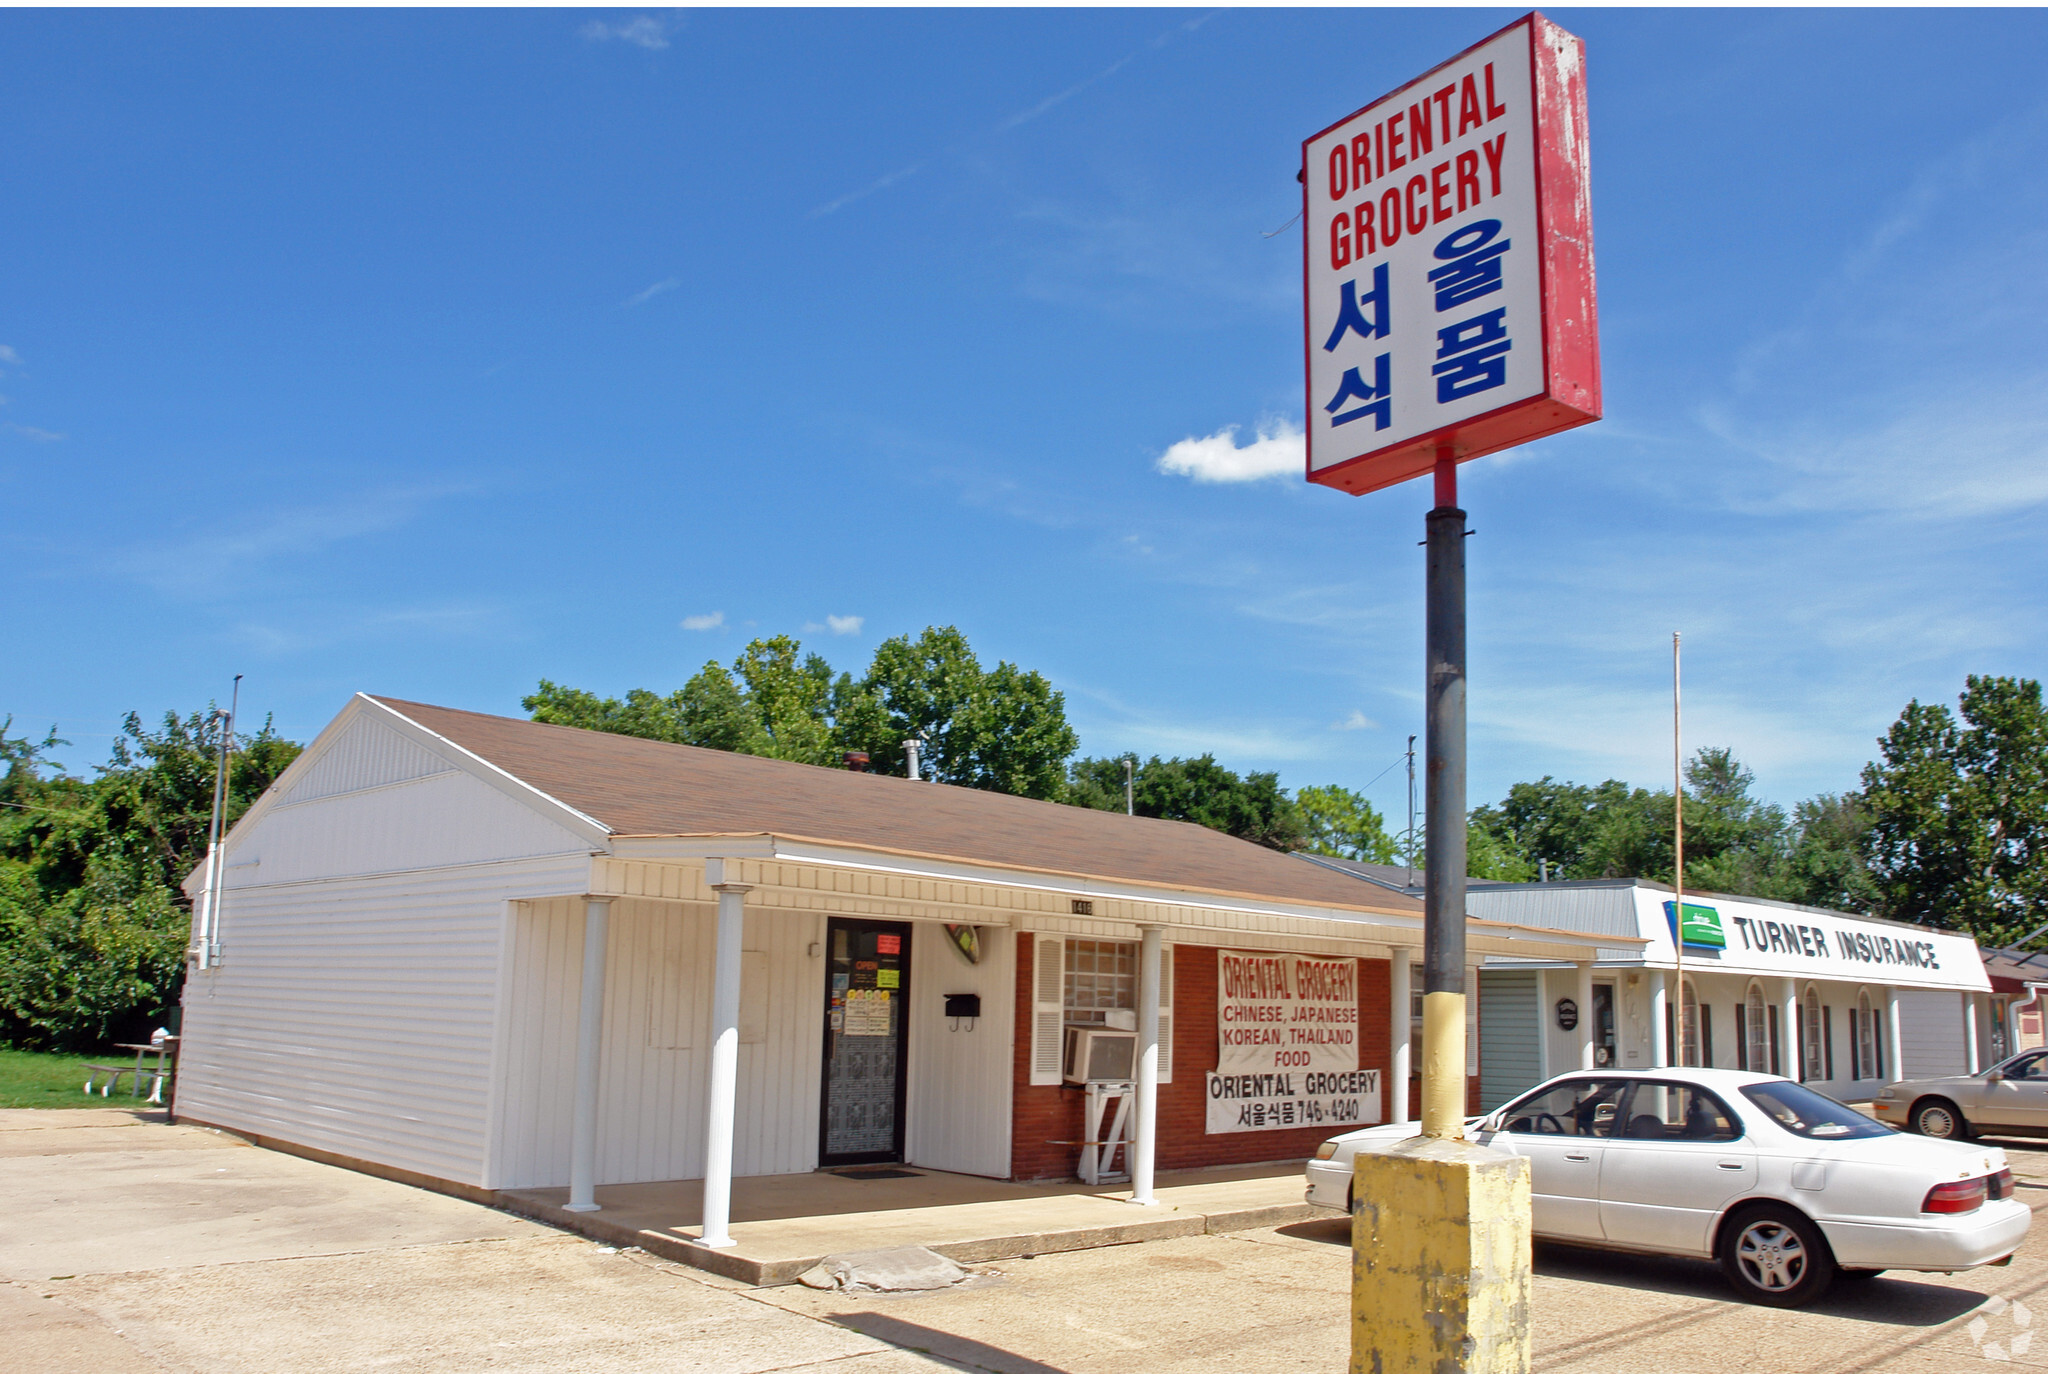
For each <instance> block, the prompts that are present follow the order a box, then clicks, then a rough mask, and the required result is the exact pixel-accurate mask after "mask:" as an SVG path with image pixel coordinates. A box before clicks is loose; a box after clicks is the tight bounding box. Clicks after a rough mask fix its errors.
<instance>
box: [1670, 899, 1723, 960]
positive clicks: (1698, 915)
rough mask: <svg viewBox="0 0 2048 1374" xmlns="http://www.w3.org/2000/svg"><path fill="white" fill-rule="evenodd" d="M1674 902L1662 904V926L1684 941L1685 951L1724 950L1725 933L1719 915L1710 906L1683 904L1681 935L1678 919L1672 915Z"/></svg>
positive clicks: (1675, 904)
mask: <svg viewBox="0 0 2048 1374" xmlns="http://www.w3.org/2000/svg"><path fill="white" fill-rule="evenodd" d="M1677 905H1678V904H1677V903H1676V902H1666V903H1664V924H1665V925H1666V926H1668V927H1670V929H1671V933H1672V934H1673V935H1678V936H1679V937H1680V938H1682V939H1683V940H1684V941H1685V947H1686V948H1687V949H1726V948H1728V935H1727V932H1725V931H1723V930H1722V929H1721V913H1720V912H1718V911H1716V910H1714V908H1712V907H1710V906H1697V905H1695V904H1693V903H1692V902H1687V903H1686V904H1685V922H1684V930H1683V932H1682V934H1681V932H1680V928H1679V920H1678V917H1677V916H1675V915H1673V914H1672V908H1673V907H1675V906H1677Z"/></svg>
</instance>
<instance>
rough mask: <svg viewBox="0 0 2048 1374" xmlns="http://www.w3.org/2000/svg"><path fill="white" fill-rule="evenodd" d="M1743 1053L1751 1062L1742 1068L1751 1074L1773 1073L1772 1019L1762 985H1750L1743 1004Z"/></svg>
mask: <svg viewBox="0 0 2048 1374" xmlns="http://www.w3.org/2000/svg"><path fill="white" fill-rule="evenodd" d="M1742 1018H1743V1052H1744V1054H1745V1056H1746V1057H1747V1058H1748V1060H1749V1062H1748V1063H1746V1064H1744V1065H1743V1066H1742V1067H1743V1068H1745V1069H1747V1070H1749V1071H1750V1072H1751V1073H1769V1072H1770V1071H1771V1028H1770V1018H1769V1016H1768V1015H1767V1014H1766V1013H1765V1010H1764V989H1763V984H1761V983H1751V984H1750V985H1749V995H1748V996H1747V997H1745V998H1744V999H1743V1002H1742Z"/></svg>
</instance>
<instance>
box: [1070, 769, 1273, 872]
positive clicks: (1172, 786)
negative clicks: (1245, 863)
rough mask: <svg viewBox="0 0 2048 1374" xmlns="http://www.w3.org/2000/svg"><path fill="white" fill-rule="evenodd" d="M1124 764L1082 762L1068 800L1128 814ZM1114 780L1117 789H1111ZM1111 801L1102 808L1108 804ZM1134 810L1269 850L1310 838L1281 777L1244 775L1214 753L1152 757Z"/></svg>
mask: <svg viewBox="0 0 2048 1374" xmlns="http://www.w3.org/2000/svg"><path fill="white" fill-rule="evenodd" d="M1123 767H1124V765H1123V760H1122V759H1121V758H1115V759H1082V760H1080V761H1079V762H1077V763H1076V764H1075V765H1074V767H1073V768H1072V769H1071V770H1070V772H1069V793H1068V795H1069V798H1070V799H1071V800H1074V801H1076V802H1078V803H1080V804H1082V805H1094V806H1096V807H1097V808H1098V809H1100V810H1105V811H1121V810H1123V776H1124V774H1123ZM1112 779H1113V781H1114V791H1113V792H1112V791H1111V789H1110V788H1109V787H1108V786H1107V785H1106V784H1107V783H1108V782H1109V781H1111V780H1112ZM1105 800H1107V801H1109V802H1111V804H1110V805H1107V806H1105V805H1102V802H1103V801H1105ZM1133 802H1134V810H1135V811H1136V813H1137V814H1138V815H1140V816H1154V817H1158V818H1160V819H1162V820H1169V821H1192V822H1194V823H1195V824H1196V825H1206V826H1208V827H1209V828H1210V829H1211V830H1221V831H1223V832H1224V833H1225V834H1228V835H1235V836H1237V837H1238V838H1239V839H1241V840H1250V841H1252V842H1253V843H1254V844H1262V845H1265V846H1266V847H1267V848H1268V849H1280V850H1294V849H1299V848H1301V846H1302V843H1303V841H1304V838H1305V835H1304V830H1303V821H1302V814H1301V808H1300V807H1298V806H1296V805H1295V803H1294V800H1293V798H1291V797H1289V796H1288V795H1287V793H1286V792H1285V791H1284V790H1282V788H1281V786H1280V775H1279V774H1277V773H1247V774H1245V775H1244V776H1243V777H1239V776H1238V775H1237V774H1236V773H1234V772H1232V771H1231V770H1230V769H1228V768H1225V767H1224V766H1223V765H1222V764H1220V763H1218V762H1216V756H1215V755H1214V754H1204V755H1202V756H1201V757H1200V758H1193V759H1181V758H1173V759H1162V758H1160V757H1159V756H1158V755H1156V754H1155V755H1153V756H1152V757H1151V758H1149V759H1147V760H1146V761H1145V762H1144V763H1142V764H1140V765H1139V767H1138V770H1137V780H1136V783H1135V786H1134V788H1133Z"/></svg>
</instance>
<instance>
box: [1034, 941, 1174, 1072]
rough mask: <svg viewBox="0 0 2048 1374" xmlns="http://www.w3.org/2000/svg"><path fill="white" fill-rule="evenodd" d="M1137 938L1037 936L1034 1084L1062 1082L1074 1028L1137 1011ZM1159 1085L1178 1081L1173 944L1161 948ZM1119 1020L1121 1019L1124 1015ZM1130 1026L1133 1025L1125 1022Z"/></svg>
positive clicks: (1096, 1024)
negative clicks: (1068, 1040)
mask: <svg viewBox="0 0 2048 1374" xmlns="http://www.w3.org/2000/svg"><path fill="white" fill-rule="evenodd" d="M1139 949H1140V946H1139V945H1138V943H1137V942H1136V941H1133V940H1079V939H1075V940H1068V939H1062V938H1061V937H1060V936H1057V935H1038V936H1035V937H1034V939H1033V944H1032V953H1031V965H1032V974H1031V988H1032V993H1031V1004H1032V1005H1031V1074H1030V1081H1031V1083H1033V1084H1034V1085H1051V1084H1056V1083H1059V1082H1060V1081H1061V1076H1060V1064H1061V1054H1062V1051H1063V1047H1064V1045H1065V1041H1066V1028H1067V1027H1069V1026H1076V1027H1080V1026H1104V1025H1107V1024H1108V1017H1107V1013H1109V1012H1112V1011H1128V1012H1129V1013H1131V1015H1132V1017H1133V1018H1135V1017H1136V1015H1137V1011H1138V958H1139ZM1159 954H1160V960H1159V1081H1160V1082H1161V1083H1171V1082H1172V1081H1173V946H1172V945H1169V944H1162V945H1161V946H1160V950H1159ZM1118 1019H1119V1020H1121V1019H1122V1018H1121V1017H1119V1018H1118ZM1126 1024H1129V1023H1126Z"/></svg>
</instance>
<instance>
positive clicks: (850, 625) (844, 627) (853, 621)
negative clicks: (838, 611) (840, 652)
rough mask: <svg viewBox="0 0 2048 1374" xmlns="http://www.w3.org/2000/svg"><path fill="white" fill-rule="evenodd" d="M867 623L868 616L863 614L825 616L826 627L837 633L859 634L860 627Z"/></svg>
mask: <svg viewBox="0 0 2048 1374" xmlns="http://www.w3.org/2000/svg"><path fill="white" fill-rule="evenodd" d="M867 623H868V621H867V617H866V616H863V615H828V616H826V617H825V625H826V627H827V628H828V629H830V630H831V631H832V633H833V634H835V635H857V634H859V633H860V627H861V626H863V625H865V624H867Z"/></svg>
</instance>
